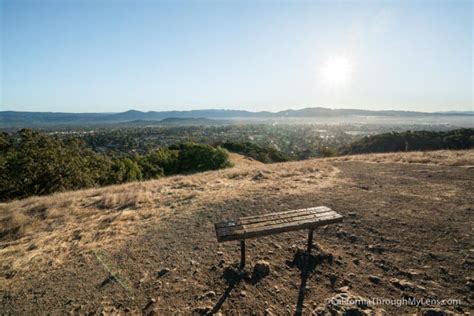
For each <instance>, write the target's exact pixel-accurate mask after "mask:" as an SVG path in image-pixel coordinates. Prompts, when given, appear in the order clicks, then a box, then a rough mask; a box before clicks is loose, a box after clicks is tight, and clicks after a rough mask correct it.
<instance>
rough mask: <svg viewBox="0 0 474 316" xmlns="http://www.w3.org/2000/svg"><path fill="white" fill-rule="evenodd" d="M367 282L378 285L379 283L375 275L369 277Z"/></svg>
mask: <svg viewBox="0 0 474 316" xmlns="http://www.w3.org/2000/svg"><path fill="white" fill-rule="evenodd" d="M369 280H370V282H372V283H375V284H379V283H380V278H379V277H378V276H376V275H369Z"/></svg>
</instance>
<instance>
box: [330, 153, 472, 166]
mask: <svg viewBox="0 0 474 316" xmlns="http://www.w3.org/2000/svg"><path fill="white" fill-rule="evenodd" d="M330 159H331V160H336V161H354V160H356V161H367V162H374V163H419V164H437V165H444V166H465V167H472V166H474V150H473V149H471V150H457V151H455V150H438V151H414V152H398V153H386V154H366V155H352V156H343V157H336V158H330Z"/></svg>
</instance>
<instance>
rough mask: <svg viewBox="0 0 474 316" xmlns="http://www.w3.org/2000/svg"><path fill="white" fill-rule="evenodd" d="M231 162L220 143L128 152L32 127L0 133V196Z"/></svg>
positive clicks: (150, 176)
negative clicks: (97, 149)
mask: <svg viewBox="0 0 474 316" xmlns="http://www.w3.org/2000/svg"><path fill="white" fill-rule="evenodd" d="M230 165H231V162H230V159H229V154H228V152H227V151H226V150H225V149H223V148H221V147H218V146H210V145H203V144H197V143H191V142H190V143H184V144H178V145H173V146H169V147H164V148H160V149H157V150H150V151H149V152H147V153H145V154H134V155H128V156H126V157H123V155H120V156H113V155H111V154H105V153H97V152H95V151H93V150H92V149H91V148H90V147H88V146H87V145H86V144H85V143H84V142H83V141H81V140H80V139H78V138H67V139H63V140H59V139H55V138H53V137H51V136H48V135H46V134H44V133H40V132H37V131H33V130H31V129H22V130H20V131H18V132H16V133H10V134H9V133H0V200H2V201H5V200H9V199H14V198H24V197H27V196H31V195H45V194H50V193H53V192H57V191H66V190H77V189H83V188H90V187H97V186H104V185H111V184H119V183H125V182H129V181H140V180H147V179H156V178H160V177H162V176H166V175H173V174H181V173H193V172H199V171H205V170H214V169H219V168H225V167H228V166H230Z"/></svg>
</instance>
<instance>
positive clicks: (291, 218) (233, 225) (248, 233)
mask: <svg viewBox="0 0 474 316" xmlns="http://www.w3.org/2000/svg"><path fill="white" fill-rule="evenodd" d="M338 222H342V216H341V215H340V214H338V213H336V212H334V211H333V210H332V209H330V208H329V207H326V206H318V207H311V208H305V209H300V210H292V211H285V212H278V213H269V214H262V215H256V216H247V217H241V218H239V219H236V220H226V221H223V222H220V223H216V224H215V225H214V226H215V228H216V235H217V241H218V242H224V241H233V240H240V256H241V257H240V267H241V268H243V267H244V266H245V239H248V238H255V237H262V236H268V235H273V234H279V233H284V232H289V231H295V230H300V229H308V252H311V247H312V244H313V230H314V228H316V227H318V226H323V225H327V224H332V223H338Z"/></svg>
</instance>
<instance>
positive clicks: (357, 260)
mask: <svg viewBox="0 0 474 316" xmlns="http://www.w3.org/2000/svg"><path fill="white" fill-rule="evenodd" d="M352 262H354V264H355V265H359V263H360V260H359V259H357V258H354V259H352Z"/></svg>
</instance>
